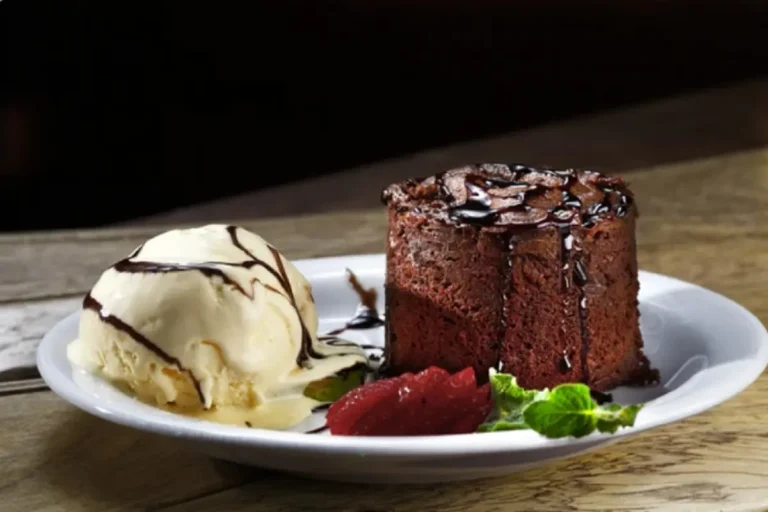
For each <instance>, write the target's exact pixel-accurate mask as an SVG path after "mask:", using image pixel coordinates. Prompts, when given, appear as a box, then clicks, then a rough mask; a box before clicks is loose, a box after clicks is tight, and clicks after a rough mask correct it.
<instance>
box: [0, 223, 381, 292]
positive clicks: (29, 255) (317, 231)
mask: <svg viewBox="0 0 768 512" xmlns="http://www.w3.org/2000/svg"><path fill="white" fill-rule="evenodd" d="M385 223H386V217H385V214H384V212H383V211H381V210H374V211H370V212H341V213H333V214H327V215H322V216H309V217H297V218H290V219H273V220H262V221H251V222H240V223H239V224H241V225H243V226H244V227H246V228H248V229H251V230H253V231H255V232H257V233H259V234H261V235H262V236H263V237H264V238H266V239H267V240H268V241H270V242H273V243H274V244H275V245H277V247H279V248H280V250H281V251H282V252H283V253H284V254H285V255H286V256H287V257H288V258H292V259H296V258H308V257H319V256H330V255H333V254H341V253H356V252H379V251H381V250H383V244H384V240H383V236H382V233H383V232H384V231H383V230H384V228H385ZM168 228H169V226H165V227H162V228H159V227H148V228H143V229H127V230H126V229H112V230H103V231H102V230H90V231H64V232H58V233H52V234H36V233H31V234H21V235H4V236H0V302H12V301H14V302H15V301H29V300H40V299H44V298H55V297H62V296H68V295H73V294H80V293H84V292H86V291H87V290H88V289H90V287H91V286H93V284H94V283H95V281H96V279H97V278H98V277H99V275H100V274H101V272H102V271H103V270H104V269H106V268H107V267H108V266H109V265H111V264H112V263H114V262H115V261H117V260H118V259H120V258H122V257H125V256H126V255H127V254H130V252H131V251H132V250H133V249H135V248H136V247H137V246H138V245H139V244H141V243H142V242H143V241H144V240H146V239H147V238H149V237H151V236H153V235H156V234H159V233H160V232H162V231H164V230H165V229H168ZM30 262H34V264H31V263H30Z"/></svg>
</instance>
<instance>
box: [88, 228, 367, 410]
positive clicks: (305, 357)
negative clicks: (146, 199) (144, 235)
mask: <svg viewBox="0 0 768 512" xmlns="http://www.w3.org/2000/svg"><path fill="white" fill-rule="evenodd" d="M226 229H227V233H228V234H229V237H230V240H231V241H232V244H233V245H234V246H235V247H237V248H238V249H239V250H240V251H242V252H243V253H244V254H245V255H246V256H247V257H248V258H249V259H248V260H245V261H242V262H237V263H232V262H221V261H205V262H199V263H183V264H182V263H169V262H153V261H133V258H136V257H137V256H139V254H140V253H141V250H142V249H143V247H144V246H143V245H141V246H139V247H137V248H136V249H135V250H134V251H133V252H132V253H131V255H130V256H128V257H127V258H125V259H123V260H120V261H118V262H117V263H115V264H114V265H113V267H112V268H113V269H114V270H115V271H117V272H124V273H136V274H140V273H144V274H167V273H173V272H190V271H196V272H200V273H202V274H203V275H204V276H206V277H208V278H212V277H218V278H219V279H221V280H222V281H223V282H224V283H225V284H227V285H229V286H231V287H232V288H233V289H235V290H237V291H238V292H240V293H242V294H243V295H244V296H246V297H248V298H249V299H251V300H253V298H254V292H253V285H254V284H255V283H257V282H259V281H258V279H256V278H254V279H252V280H251V283H250V284H251V288H250V289H246V288H244V287H243V286H242V285H241V284H240V283H238V282H237V281H235V280H234V279H232V278H231V277H230V276H229V275H227V273H226V272H224V271H223V270H221V268H219V267H240V268H245V269H250V268H253V267H255V266H260V267H262V268H264V269H265V270H267V271H268V272H269V273H270V274H272V276H273V277H274V278H275V279H276V280H277V282H278V283H279V285H280V288H282V290H279V289H277V288H275V287H273V286H271V285H269V284H267V285H265V289H267V290H269V291H270V292H273V293H277V294H280V295H283V296H284V297H286V298H287V299H288V300H289V301H290V303H291V305H292V306H293V309H294V310H295V312H296V316H297V318H298V320H299V324H300V325H301V350H300V351H299V354H298V356H297V358H296V363H297V364H298V365H299V366H302V367H307V366H308V362H309V360H310V359H311V358H313V359H324V358H326V357H327V356H326V355H324V354H321V353H320V352H318V351H317V350H316V349H315V347H314V345H313V343H312V336H311V335H310V333H309V330H308V329H307V326H306V325H305V324H304V319H303V318H302V316H301V312H300V311H299V307H298V305H297V303H296V298H295V296H294V294H293V290H292V289H291V284H290V279H289V278H288V275H287V273H286V271H285V265H284V264H283V261H282V258H281V256H280V253H279V252H278V251H277V250H276V249H275V248H274V247H272V246H269V250H270V252H271V253H272V256H273V258H274V260H275V264H276V265H277V269H275V268H273V267H272V266H271V265H270V264H268V263H267V262H266V261H264V260H261V259H259V258H257V257H256V256H255V255H254V254H253V253H251V251H249V250H248V249H247V248H246V247H245V246H244V245H243V244H242V243H241V242H240V239H239V238H238V236H237V229H238V228H237V226H227V228H226ZM358 285H359V283H358ZM373 300H374V304H375V292H374V298H373ZM83 307H84V308H85V309H91V310H93V311H95V312H96V313H98V315H99V317H100V318H101V320H102V321H104V322H105V323H108V324H110V325H112V326H113V327H114V328H116V329H118V330H120V331H122V332H125V333H126V334H128V335H129V336H131V338H133V339H134V340H136V342H138V343H139V344H141V345H143V346H145V347H146V348H147V349H149V350H150V351H152V352H153V353H155V354H157V356H158V357H160V358H161V359H162V360H163V361H165V362H167V363H168V364H172V365H174V366H176V367H177V368H178V369H179V371H182V372H184V373H186V374H187V375H189V377H190V379H191V380H192V383H193V384H194V386H195V389H196V390H197V394H198V396H199V397H200V402H201V403H202V404H205V398H204V396H203V392H202V390H201V387H200V382H199V380H198V379H197V377H195V375H193V373H192V371H190V370H188V369H187V368H185V367H184V366H183V365H182V364H181V361H179V360H178V359H177V358H175V357H173V356H171V355H169V354H168V353H166V352H164V351H163V350H162V349H161V348H160V347H158V346H157V345H156V344H155V343H153V342H152V341H151V340H149V339H148V338H147V337H146V336H144V335H142V334H141V333H140V332H138V331H137V330H136V329H134V328H133V327H131V326H130V325H128V324H127V323H125V322H124V321H122V320H121V319H119V318H118V317H116V316H114V315H112V314H110V313H109V312H107V311H106V310H105V309H104V307H103V305H102V304H101V303H100V302H98V301H97V300H96V299H95V298H94V297H93V296H91V295H90V294H88V295H87V296H86V297H85V299H84V301H83ZM374 310H375V308H374ZM358 323H360V322H358ZM358 328H360V327H358ZM350 354H351V353H349V354H343V353H342V354H335V356H337V357H340V356H344V355H350Z"/></svg>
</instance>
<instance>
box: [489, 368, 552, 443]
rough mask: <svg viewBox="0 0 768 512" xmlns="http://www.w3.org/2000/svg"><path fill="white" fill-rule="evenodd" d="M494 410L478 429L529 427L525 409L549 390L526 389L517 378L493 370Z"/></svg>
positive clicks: (490, 376) (492, 430)
mask: <svg viewBox="0 0 768 512" xmlns="http://www.w3.org/2000/svg"><path fill="white" fill-rule="evenodd" d="M489 380H490V384H491V397H492V400H493V410H492V411H491V413H490V414H489V415H488V418H487V419H486V421H485V422H483V423H482V424H481V425H480V426H479V427H478V430H479V431H480V432H494V431H499V430H521V429H527V428H528V426H527V425H526V423H525V421H524V420H523V410H524V409H525V407H526V406H527V405H528V404H530V403H532V402H533V401H535V400H543V399H545V398H546V395H547V393H548V392H547V391H546V390H545V391H535V390H527V389H524V388H522V387H520V386H518V384H517V379H516V378H515V377H514V376H512V375H510V374H506V373H498V372H496V371H495V370H493V369H492V370H491V371H490V373H489Z"/></svg>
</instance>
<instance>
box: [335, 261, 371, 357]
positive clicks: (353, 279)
mask: <svg viewBox="0 0 768 512" xmlns="http://www.w3.org/2000/svg"><path fill="white" fill-rule="evenodd" d="M347 279H348V280H349V284H350V285H352V289H353V290H355V293H357V296H358V297H359V298H360V305H359V306H358V307H357V312H356V313H355V316H354V317H352V318H351V319H350V320H348V321H347V323H346V324H345V325H344V327H341V328H340V329H335V330H333V331H331V332H329V333H328V334H327V336H325V337H324V338H323V339H325V340H331V341H330V342H329V343H328V344H329V345H334V344H335V345H339V346H343V343H338V341H340V340H336V339H335V336H336V335H338V334H341V333H343V332H344V331H348V330H350V331H353V330H365V329H374V328H376V327H381V326H382V325H384V319H383V318H382V316H381V315H380V314H379V312H378V310H377V309H376V297H377V296H378V294H377V293H376V288H367V289H366V288H364V287H363V285H362V284H361V283H360V281H359V280H358V279H357V276H356V275H355V273H354V272H352V271H351V270H349V269H347ZM363 348H366V347H365V346H363ZM369 348H379V347H374V346H370V347H369Z"/></svg>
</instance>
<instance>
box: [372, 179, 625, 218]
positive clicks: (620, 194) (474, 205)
mask: <svg viewBox="0 0 768 512" xmlns="http://www.w3.org/2000/svg"><path fill="white" fill-rule="evenodd" d="M382 202H383V203H384V204H386V205H392V206H394V207H395V208H396V209H397V210H399V211H408V210H412V211H414V213H423V214H425V215H429V216H431V217H433V218H436V219H441V220H444V221H445V222H449V223H454V224H457V225H461V224H469V225H475V226H479V227H482V228H484V229H494V228H503V229H504V230H507V231H508V230H510V228H514V227H519V228H520V229H521V230H525V229H530V228H543V227H548V226H556V227H565V226H583V227H585V228H589V227H591V226H593V225H594V224H595V223H596V221H597V220H599V219H600V218H602V217H607V216H610V215H615V216H617V217H623V216H625V215H627V213H628V212H629V210H630V209H632V208H634V201H633V196H632V193H631V191H629V190H628V188H627V187H626V185H625V184H624V182H623V181H622V180H621V178H615V177H609V176H605V175H603V174H601V173H598V172H595V171H589V170H579V169H565V170H555V169H536V168H533V167H528V166H525V165H505V164H476V165H470V166H465V167H461V168H457V169H451V170H448V171H445V172H443V173H440V174H438V175H436V176H430V177H427V178H418V179H411V180H407V181H404V182H401V183H396V184H393V185H390V186H389V187H387V188H386V189H385V190H384V192H383V193H382ZM635 214H637V211H635Z"/></svg>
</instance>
